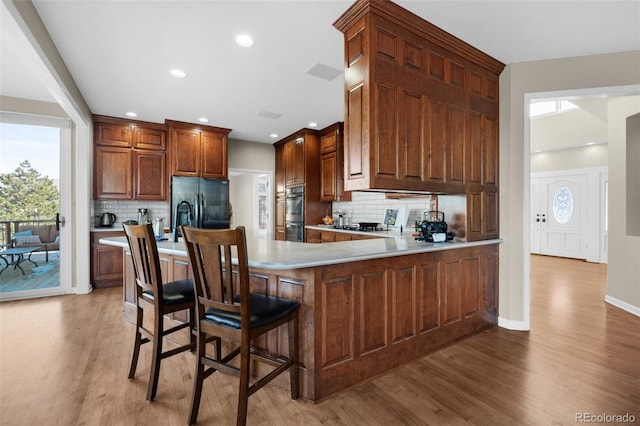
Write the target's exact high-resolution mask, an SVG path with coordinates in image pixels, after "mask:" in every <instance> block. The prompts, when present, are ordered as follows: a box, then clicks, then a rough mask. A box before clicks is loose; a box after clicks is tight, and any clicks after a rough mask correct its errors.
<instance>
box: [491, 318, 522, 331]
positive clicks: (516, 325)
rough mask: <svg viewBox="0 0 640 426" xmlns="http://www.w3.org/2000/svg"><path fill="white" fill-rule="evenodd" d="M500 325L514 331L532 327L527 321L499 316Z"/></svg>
mask: <svg viewBox="0 0 640 426" xmlns="http://www.w3.org/2000/svg"><path fill="white" fill-rule="evenodd" d="M498 327H502V328H506V329H507V330H514V331H529V329H530V327H529V324H527V323H526V322H525V321H513V320H509V319H506V318H502V317H498Z"/></svg>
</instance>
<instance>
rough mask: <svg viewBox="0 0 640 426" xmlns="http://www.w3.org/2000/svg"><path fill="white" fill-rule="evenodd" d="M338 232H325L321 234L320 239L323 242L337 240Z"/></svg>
mask: <svg viewBox="0 0 640 426" xmlns="http://www.w3.org/2000/svg"><path fill="white" fill-rule="evenodd" d="M336 234H337V233H336V232H324V231H322V234H321V235H320V241H321V242H323V243H333V242H334V241H335V240H336Z"/></svg>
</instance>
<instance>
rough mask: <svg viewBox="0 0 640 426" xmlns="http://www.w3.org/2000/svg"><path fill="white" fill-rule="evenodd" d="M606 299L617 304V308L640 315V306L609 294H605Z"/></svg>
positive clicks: (611, 303) (614, 304)
mask: <svg viewBox="0 0 640 426" xmlns="http://www.w3.org/2000/svg"><path fill="white" fill-rule="evenodd" d="M604 301H605V302H607V303H608V304H610V305H613V306H615V307H616V308H620V309H622V310H623V311H627V312H629V313H630V314H632V315H635V316H637V317H640V307H637V306H633V305H632V304H630V303H627V302H623V301H622V300H620V299H616V298H615V297H613V296H609V295H606V296H605V298H604Z"/></svg>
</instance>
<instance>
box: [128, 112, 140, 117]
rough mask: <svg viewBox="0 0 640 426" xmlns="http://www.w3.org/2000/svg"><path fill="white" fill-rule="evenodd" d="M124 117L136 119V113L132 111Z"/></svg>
mask: <svg viewBox="0 0 640 426" xmlns="http://www.w3.org/2000/svg"><path fill="white" fill-rule="evenodd" d="M126 116H127V117H137V116H138V114H136V113H135V112H133V111H129V112H128V113H126Z"/></svg>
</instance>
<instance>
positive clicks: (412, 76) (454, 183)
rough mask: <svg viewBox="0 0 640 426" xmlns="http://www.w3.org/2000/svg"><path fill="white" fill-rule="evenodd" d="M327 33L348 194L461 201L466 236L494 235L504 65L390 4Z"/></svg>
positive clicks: (373, 2) (356, 8)
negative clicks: (338, 86) (337, 68)
mask: <svg viewBox="0 0 640 426" xmlns="http://www.w3.org/2000/svg"><path fill="white" fill-rule="evenodd" d="M334 25H335V27H336V28H338V29H339V30H340V31H342V32H343V34H344V52H345V70H346V72H345V123H344V146H345V148H344V161H345V163H344V167H345V173H344V178H345V181H344V188H345V190H348V191H353V190H378V191H406V192H422V193H441V194H467V205H468V209H467V215H468V225H469V226H468V228H469V230H471V229H472V228H474V227H475V229H476V230H477V232H469V234H468V238H469V239H471V240H473V239H485V238H494V237H496V236H497V235H498V231H497V219H496V218H497V215H498V210H497V209H498V205H497V200H498V196H497V192H498V179H497V177H498V164H499V163H498V112H499V105H498V91H499V88H498V77H499V75H500V73H501V72H502V70H503V68H504V64H502V63H501V62H499V61H497V60H495V59H494V58H492V57H490V56H489V55H487V54H485V53H483V52H481V51H479V50H478V49H476V48H474V47H473V46H471V45H469V44H467V43H465V42H464V41H462V40H460V39H458V38H455V37H453V36H452V35H451V34H449V33H447V32H445V31H443V30H441V29H440V28H437V27H436V26H434V25H432V24H430V23H429V22H427V21H425V20H423V19H422V18H420V17H418V16H416V15H414V14H412V13H411V12H409V11H407V10H405V9H403V8H402V7H400V6H398V5H396V4H395V3H393V2H390V1H377V0H358V1H356V2H355V3H354V5H353V6H351V7H350V8H349V9H348V10H347V11H346V12H345V13H344V14H343V15H342V16H341V17H340V18H339V19H338V20H337V21H336V22H335V23H334ZM475 212H482V214H478V215H477V216H473V217H472V215H475Z"/></svg>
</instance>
